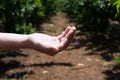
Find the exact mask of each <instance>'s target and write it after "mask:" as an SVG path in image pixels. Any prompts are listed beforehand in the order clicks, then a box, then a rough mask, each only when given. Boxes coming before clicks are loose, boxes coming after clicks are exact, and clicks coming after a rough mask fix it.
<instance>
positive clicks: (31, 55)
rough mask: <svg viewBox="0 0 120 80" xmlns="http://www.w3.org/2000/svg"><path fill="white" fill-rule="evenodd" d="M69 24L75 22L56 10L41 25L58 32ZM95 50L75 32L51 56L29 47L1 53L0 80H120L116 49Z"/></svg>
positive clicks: (46, 31)
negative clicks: (56, 52) (65, 44)
mask: <svg viewBox="0 0 120 80" xmlns="http://www.w3.org/2000/svg"><path fill="white" fill-rule="evenodd" d="M68 24H69V25H75V24H76V23H75V22H73V21H71V20H70V19H69V18H68V17H66V15H65V14H63V13H58V14H57V15H54V16H52V17H51V18H50V19H49V20H48V21H46V22H44V23H43V24H41V25H40V26H41V27H42V32H43V33H46V34H49V35H58V34H60V33H61V32H62V31H63V30H64V29H65V28H66V26H67V25H68ZM76 34H77V32H76ZM94 46H95V45H94ZM90 47H92V48H90ZM96 49H98V46H97V47H93V45H91V42H90V41H85V37H84V36H81V35H79V36H77V35H75V36H74V39H73V41H72V42H71V44H70V46H69V47H68V48H67V49H65V50H64V51H62V52H60V53H59V54H57V55H55V56H53V57H51V56H48V55H46V54H43V53H40V52H37V51H35V50H31V49H21V50H19V51H11V52H8V53H4V52H2V53H1V54H0V80H120V76H119V75H120V66H118V65H115V59H116V56H118V55H119V51H115V50H114V53H112V52H108V51H110V50H111V49H112V50H113V48H110V49H100V50H97V51H96ZM111 53H112V54H111Z"/></svg>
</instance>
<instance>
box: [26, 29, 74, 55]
mask: <svg viewBox="0 0 120 80" xmlns="http://www.w3.org/2000/svg"><path fill="white" fill-rule="evenodd" d="M75 31H76V28H75V27H67V28H66V30H65V31H64V32H63V33H62V34H61V35H58V36H49V35H46V34H42V33H34V34H31V35H30V36H29V38H28V41H29V42H30V44H29V47H30V48H33V49H35V50H37V51H40V52H43V53H45V54H48V55H51V56H53V55H55V54H57V53H58V52H59V51H62V50H64V49H65V48H66V47H67V46H68V45H69V43H70V41H71V39H72V38H73V35H74V33H75Z"/></svg>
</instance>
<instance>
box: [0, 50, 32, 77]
mask: <svg viewBox="0 0 120 80" xmlns="http://www.w3.org/2000/svg"><path fill="white" fill-rule="evenodd" d="M17 56H23V57H27V56H28V55H25V54H21V53H20V52H18V51H9V52H1V54H0V78H17V79H18V78H21V77H23V76H24V75H25V74H26V73H32V72H26V71H24V72H19V73H18V72H17V73H14V74H11V75H8V74H7V71H9V70H12V69H16V68H22V67H24V65H22V64H21V63H20V62H19V61H17V60H10V61H5V60H2V59H3V58H6V57H7V58H9V57H12V58H15V57H17Z"/></svg>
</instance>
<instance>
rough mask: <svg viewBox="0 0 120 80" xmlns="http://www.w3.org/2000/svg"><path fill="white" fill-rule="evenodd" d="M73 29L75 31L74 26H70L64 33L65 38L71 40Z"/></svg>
mask: <svg viewBox="0 0 120 80" xmlns="http://www.w3.org/2000/svg"><path fill="white" fill-rule="evenodd" d="M75 31H76V28H75V27H72V28H71V30H70V31H69V32H68V33H67V34H66V36H65V38H67V39H68V40H71V38H72V37H73V35H74V33H75Z"/></svg>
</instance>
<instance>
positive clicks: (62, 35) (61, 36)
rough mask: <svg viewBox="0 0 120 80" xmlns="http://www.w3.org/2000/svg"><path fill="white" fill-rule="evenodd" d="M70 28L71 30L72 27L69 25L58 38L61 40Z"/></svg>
mask: <svg viewBox="0 0 120 80" xmlns="http://www.w3.org/2000/svg"><path fill="white" fill-rule="evenodd" d="M70 30H71V27H70V26H68V27H67V28H66V29H65V31H64V32H63V33H62V34H61V35H59V36H58V39H59V40H60V39H61V38H63V37H65V36H66V34H67V33H68V32H69V31H70Z"/></svg>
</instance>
